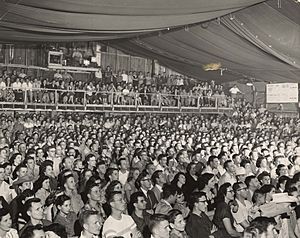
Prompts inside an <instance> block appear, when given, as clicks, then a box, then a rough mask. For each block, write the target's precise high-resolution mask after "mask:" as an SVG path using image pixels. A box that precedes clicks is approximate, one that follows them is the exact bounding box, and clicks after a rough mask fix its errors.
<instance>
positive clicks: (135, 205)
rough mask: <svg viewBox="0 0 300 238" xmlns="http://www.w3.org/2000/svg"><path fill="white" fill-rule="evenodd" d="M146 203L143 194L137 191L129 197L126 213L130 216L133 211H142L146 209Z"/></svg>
mask: <svg viewBox="0 0 300 238" xmlns="http://www.w3.org/2000/svg"><path fill="white" fill-rule="evenodd" d="M146 205H147V201H146V197H145V195H144V193H143V192H141V191H138V192H135V193H133V194H131V196H130V203H129V204H128V212H129V214H131V213H132V212H133V211H135V210H139V211H144V210H145V209H146Z"/></svg>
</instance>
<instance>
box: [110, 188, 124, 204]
mask: <svg viewBox="0 0 300 238" xmlns="http://www.w3.org/2000/svg"><path fill="white" fill-rule="evenodd" d="M116 194H121V195H122V192H120V191H112V192H111V193H109V194H107V198H106V199H107V203H108V204H110V203H111V202H113V201H114V196H115V195H116Z"/></svg>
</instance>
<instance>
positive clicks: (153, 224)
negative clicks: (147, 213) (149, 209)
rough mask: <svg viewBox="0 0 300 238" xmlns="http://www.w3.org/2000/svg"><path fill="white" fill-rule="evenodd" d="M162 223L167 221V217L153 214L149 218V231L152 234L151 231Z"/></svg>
mask: <svg viewBox="0 0 300 238" xmlns="http://www.w3.org/2000/svg"><path fill="white" fill-rule="evenodd" d="M162 221H168V216H167V215H164V214H159V213H156V214H153V215H151V217H150V221H149V224H148V227H149V230H150V231H151V232H153V229H154V228H155V227H156V226H157V225H158V224H159V223H160V222H162Z"/></svg>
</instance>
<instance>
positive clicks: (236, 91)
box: [229, 87, 241, 94]
mask: <svg viewBox="0 0 300 238" xmlns="http://www.w3.org/2000/svg"><path fill="white" fill-rule="evenodd" d="M229 92H230V93H231V94H237V93H240V92H241V91H240V90H239V88H238V87H233V88H231V89H229Z"/></svg>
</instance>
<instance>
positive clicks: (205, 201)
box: [198, 200, 207, 203]
mask: <svg viewBox="0 0 300 238" xmlns="http://www.w3.org/2000/svg"><path fill="white" fill-rule="evenodd" d="M198 202H203V203H207V200H203V201H198Z"/></svg>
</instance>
